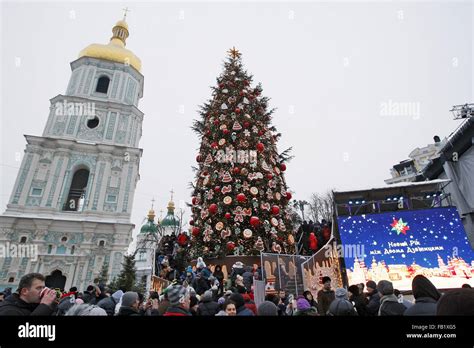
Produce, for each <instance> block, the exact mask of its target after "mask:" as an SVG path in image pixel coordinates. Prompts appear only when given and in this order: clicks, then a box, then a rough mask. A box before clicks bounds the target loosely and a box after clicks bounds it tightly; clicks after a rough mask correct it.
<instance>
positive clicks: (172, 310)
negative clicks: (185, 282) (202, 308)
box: [164, 285, 191, 317]
mask: <svg viewBox="0 0 474 348" xmlns="http://www.w3.org/2000/svg"><path fill="white" fill-rule="evenodd" d="M167 296H168V300H169V302H170V306H169V307H168V309H167V311H166V313H165V314H164V316H165V317H170V316H180V317H185V316H191V313H190V312H189V306H190V295H189V292H188V291H187V290H186V288H185V287H184V286H182V285H174V286H173V287H172V288H171V289H169V290H168V291H167Z"/></svg>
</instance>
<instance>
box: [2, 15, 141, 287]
mask: <svg viewBox="0 0 474 348" xmlns="http://www.w3.org/2000/svg"><path fill="white" fill-rule="evenodd" d="M112 33H113V35H112V37H111V39H110V42H109V43H108V44H92V45H89V46H87V47H86V48H84V49H83V50H82V51H81V52H80V53H79V57H78V59H76V60H75V61H73V62H72V63H71V70H72V72H71V76H70V79H69V83H68V86H67V90H66V93H65V94H59V95H57V96H55V97H53V98H52V99H51V100H50V102H51V106H50V109H49V115H48V118H47V122H46V125H45V127H44V131H43V134H42V135H40V136H38V135H25V138H26V143H27V144H26V149H25V153H24V157H23V160H22V163H21V167H20V170H19V172H18V176H17V179H16V182H15V185H14V187H13V191H12V193H11V197H10V199H9V202H8V205H7V208H6V211H5V212H4V213H3V215H1V216H0V245H11V246H12V247H14V246H15V245H30V246H34V247H35V248H34V249H33V250H36V251H37V252H36V253H35V255H28V256H27V257H18V255H13V254H11V255H8V253H7V255H6V256H7V257H3V258H0V290H1V289H4V288H6V287H11V288H12V289H13V290H16V286H17V285H18V282H19V280H20V278H21V277H22V276H23V275H25V274H27V273H30V272H39V273H42V274H44V275H45V276H46V285H47V286H49V287H51V288H60V289H68V288H69V287H71V286H77V287H78V288H79V289H80V290H83V289H85V288H86V287H87V286H88V285H89V284H91V283H93V282H94V281H96V280H97V277H98V275H99V273H100V271H101V269H102V267H103V266H104V265H105V267H107V269H108V276H109V279H108V280H109V281H110V280H111V279H112V278H113V277H114V276H116V275H117V274H118V273H119V272H120V270H121V262H122V259H123V255H124V253H125V252H126V250H127V247H128V245H129V243H130V241H131V235H132V230H133V228H134V225H133V224H132V223H131V222H130V215H131V211H132V203H133V198H134V192H135V188H136V185H137V182H138V180H139V178H140V176H139V164H140V158H141V155H142V149H140V148H139V141H140V138H141V135H142V122H143V116H144V114H143V112H141V111H140V110H139V109H138V103H139V100H140V99H141V98H142V96H143V83H144V77H143V75H142V74H141V72H140V71H141V61H140V59H139V58H138V57H137V56H136V55H135V54H134V53H133V52H132V51H130V50H128V49H127V48H125V45H126V40H127V38H128V36H129V29H128V24H127V23H126V21H125V18H124V19H123V20H120V21H118V22H117V23H116V24H115V26H113V29H112Z"/></svg>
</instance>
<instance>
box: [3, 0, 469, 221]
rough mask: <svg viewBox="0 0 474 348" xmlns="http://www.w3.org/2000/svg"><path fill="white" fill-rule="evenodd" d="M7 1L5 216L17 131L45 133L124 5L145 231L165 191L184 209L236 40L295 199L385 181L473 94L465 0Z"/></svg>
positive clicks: (138, 206)
mask: <svg viewBox="0 0 474 348" xmlns="http://www.w3.org/2000/svg"><path fill="white" fill-rule="evenodd" d="M0 6H1V7H0V8H1V17H0V18H1V42H0V45H1V47H0V50H1V55H0V59H1V63H0V64H1V74H2V76H1V78H0V88H1V91H0V96H1V103H0V105H1V115H0V116H1V117H0V129H1V132H0V135H1V139H0V147H1V148H0V210H1V211H2V212H3V211H4V209H5V207H6V204H7V203H8V199H9V196H10V194H11V190H12V187H13V184H14V182H15V179H16V176H17V173H18V168H19V166H20V162H19V161H17V158H16V157H17V155H16V154H17V153H23V151H24V149H25V144H26V142H25V139H24V137H23V134H32V135H41V134H42V132H43V128H44V126H45V124H46V120H47V117H48V110H49V105H50V103H49V99H50V98H52V97H54V96H56V95H57V94H64V93H65V90H66V87H67V84H68V81H69V78H70V66H69V63H70V62H71V61H73V60H75V59H77V55H78V53H79V51H80V50H81V49H83V48H84V47H85V46H87V45H89V44H90V43H107V42H108V41H109V38H110V37H111V29H112V26H113V24H114V23H115V22H116V21H117V20H118V19H120V18H121V17H122V10H121V9H122V8H123V7H125V6H128V7H129V8H130V9H131V12H130V13H129V14H128V17H127V21H128V23H129V29H130V37H129V39H128V41H127V48H129V49H131V50H132V51H133V52H134V53H135V54H136V55H138V56H139V57H140V58H141V60H142V64H143V69H142V73H143V74H144V76H145V90H144V97H143V99H142V100H141V102H140V105H139V108H140V110H142V111H143V112H144V113H145V117H144V123H143V136H142V139H141V141H140V147H141V148H143V150H144V151H143V157H142V160H141V164H140V176H141V180H140V182H139V183H138V186H137V190H136V194H135V201H134V204H133V214H132V222H133V223H135V224H136V225H138V226H140V225H141V223H142V221H143V218H144V216H145V214H146V212H147V210H148V209H149V207H150V204H151V202H150V201H151V199H152V197H155V199H156V203H155V207H156V210H157V211H158V215H159V210H160V209H163V210H164V211H166V204H167V202H168V200H169V191H170V189H171V188H173V189H174V191H175V198H176V199H175V201H176V203H177V204H179V201H180V200H183V201H184V200H186V201H190V193H191V192H190V190H189V189H188V183H189V182H190V181H192V180H193V172H192V170H191V166H192V165H194V164H195V157H196V154H197V149H198V147H199V141H198V137H197V136H196V135H195V134H194V133H193V132H192V131H191V129H190V126H191V124H192V120H193V119H195V118H196V117H198V114H197V112H196V110H197V109H198V106H199V105H201V104H202V103H204V102H205V101H206V100H207V99H208V98H209V97H210V93H211V91H210V89H209V86H211V85H214V84H215V78H216V77H217V76H218V75H219V74H220V72H221V70H222V62H223V60H224V58H225V57H226V51H227V50H228V49H229V48H231V47H232V46H235V47H236V48H238V49H239V50H240V51H241V52H242V53H243V63H244V65H245V67H246V69H247V70H248V71H249V72H250V73H251V74H253V76H254V81H256V82H262V84H263V95H265V96H268V97H270V98H271V101H270V106H271V107H276V108H278V110H277V111H276V112H275V113H274V119H273V121H274V125H275V126H276V127H277V129H278V130H279V131H280V132H281V133H282V134H283V136H282V138H281V141H280V142H279V144H278V148H279V150H280V151H281V150H284V149H286V148H287V147H290V146H292V147H293V150H294V151H293V154H294V156H295V158H294V159H293V160H292V161H291V162H290V163H289V165H288V169H287V171H286V173H287V174H286V179H287V183H288V184H289V186H290V189H291V190H293V191H294V197H295V198H296V199H309V196H310V195H311V193H313V192H323V191H326V190H328V189H330V188H336V189H339V190H345V189H351V188H364V187H367V188H368V187H373V186H382V185H383V184H384V182H383V180H384V179H387V178H388V177H390V173H389V169H390V167H391V166H392V165H393V164H395V163H397V162H399V161H402V160H404V159H406V158H407V157H408V154H409V153H410V152H411V150H413V149H414V148H416V147H421V146H425V145H426V144H428V143H431V142H432V141H433V136H434V135H439V136H440V137H444V136H447V135H448V134H449V133H450V132H451V131H452V130H454V129H455V128H456V127H457V125H458V123H459V121H453V120H452V116H451V114H450V112H449V109H450V108H451V106H452V105H454V104H462V103H466V102H472V101H473V98H472V76H473V71H472V61H473V57H472V33H473V30H472V16H473V11H472V3H471V2H467V1H465V2H452V1H449V2H421V3H411V2H335V3H323V2H302V3H298V4H294V3H286V2H277V3H272V2H192V3H189V2H188V3H179V2H173V3H171V2H158V3H150V2H146V3H139V2H130V3H123V2H103V3H96V2H78V3H72V2H71V3H69V2H68V3H65V2H51V3H46V2H22V3H16V2H3V3H2V4H1V5H0ZM397 103H398V104H397ZM403 103H410V104H405V105H410V106H411V107H412V109H410V110H408V112H407V113H406V114H404V115H395V114H393V111H396V110H394V109H392V114H391V115H387V114H384V108H385V107H387V106H390V105H392V106H394V105H398V106H402V105H403ZM182 110H184V112H183V113H181V112H180V111H182ZM389 111H390V110H389ZM186 220H188V219H186Z"/></svg>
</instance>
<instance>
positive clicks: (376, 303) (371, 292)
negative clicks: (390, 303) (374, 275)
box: [365, 280, 382, 316]
mask: <svg viewBox="0 0 474 348" xmlns="http://www.w3.org/2000/svg"><path fill="white" fill-rule="evenodd" d="M365 286H366V288H367V314H368V315H369V316H376V315H378V313H379V308H380V298H381V297H382V296H381V295H380V293H379V292H378V290H377V284H375V282H374V281H373V280H369V281H368V282H367V283H366V284H365Z"/></svg>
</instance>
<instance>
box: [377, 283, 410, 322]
mask: <svg viewBox="0 0 474 348" xmlns="http://www.w3.org/2000/svg"><path fill="white" fill-rule="evenodd" d="M377 290H378V292H380V294H381V295H382V297H381V298H380V308H379V313H378V315H379V316H399V315H403V313H404V312H405V311H406V309H407V308H406V307H405V306H404V305H403V304H401V303H399V302H398V298H397V296H395V295H394V294H393V284H392V283H391V282H389V281H388V280H381V281H379V283H378V284H377Z"/></svg>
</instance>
